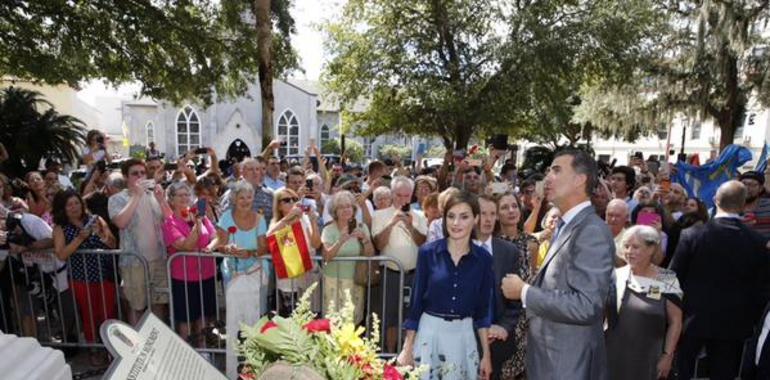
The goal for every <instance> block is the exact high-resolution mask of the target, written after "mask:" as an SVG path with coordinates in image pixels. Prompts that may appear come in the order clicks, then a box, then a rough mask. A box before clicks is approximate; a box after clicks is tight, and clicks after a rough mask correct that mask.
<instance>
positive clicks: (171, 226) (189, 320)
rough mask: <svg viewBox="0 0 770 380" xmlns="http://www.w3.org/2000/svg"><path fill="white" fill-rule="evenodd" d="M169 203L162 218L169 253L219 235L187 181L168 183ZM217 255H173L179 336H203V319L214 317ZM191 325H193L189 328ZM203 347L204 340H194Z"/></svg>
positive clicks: (195, 248) (187, 249) (191, 248)
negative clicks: (215, 258)
mask: <svg viewBox="0 0 770 380" xmlns="http://www.w3.org/2000/svg"><path fill="white" fill-rule="evenodd" d="M166 192H167V196H168V203H169V206H170V207H171V211H172V213H171V214H170V215H168V216H166V218H165V220H164V221H163V238H164V240H165V242H166V250H167V251H168V255H169V256H173V255H174V254H176V253H177V252H195V251H201V250H202V249H204V248H205V247H206V246H207V245H208V244H209V243H210V242H211V240H213V239H214V237H215V236H216V229H215V228H214V225H213V224H212V223H211V221H210V220H209V218H207V217H206V202H205V200H203V199H201V201H202V202H198V203H197V204H196V207H194V208H192V209H191V206H192V205H193V201H192V200H193V194H192V192H193V191H192V189H191V188H190V186H188V185H187V183H185V182H174V183H172V184H171V186H169V187H168V190H167V191H166ZM215 271H216V263H215V262H214V259H204V258H200V257H181V258H176V259H171V293H172V294H173V296H174V304H173V305H172V307H173V308H174V321H172V322H175V323H176V330H177V333H178V334H179V336H181V337H182V339H184V340H185V341H187V340H188V338H189V337H190V335H191V334H192V335H193V336H200V334H199V333H200V331H201V329H202V328H203V325H204V323H203V322H204V320H203V317H206V318H207V319H211V318H213V316H214V314H215V312H216V310H215V307H216V306H215V298H216V291H215V284H214V274H215ZM190 327H192V329H191V328H190ZM192 343H193V345H195V346H196V347H200V344H201V343H202V342H201V341H196V342H192Z"/></svg>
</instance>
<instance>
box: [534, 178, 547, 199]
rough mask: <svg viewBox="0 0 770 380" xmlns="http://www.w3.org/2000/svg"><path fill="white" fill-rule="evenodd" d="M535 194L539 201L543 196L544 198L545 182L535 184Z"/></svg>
mask: <svg viewBox="0 0 770 380" xmlns="http://www.w3.org/2000/svg"><path fill="white" fill-rule="evenodd" d="M535 194H537V196H538V197H539V198H540V199H543V196H545V181H537V182H535Z"/></svg>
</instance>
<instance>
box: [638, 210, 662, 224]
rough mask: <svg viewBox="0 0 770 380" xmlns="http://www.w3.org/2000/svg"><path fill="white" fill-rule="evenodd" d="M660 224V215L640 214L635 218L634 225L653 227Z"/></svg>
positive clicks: (651, 213) (652, 213)
mask: <svg viewBox="0 0 770 380" xmlns="http://www.w3.org/2000/svg"><path fill="white" fill-rule="evenodd" d="M658 223H660V215H658V214H656V213H654V212H640V213H639V215H637V216H636V224H639V225H643V226H654V225H656V224H658Z"/></svg>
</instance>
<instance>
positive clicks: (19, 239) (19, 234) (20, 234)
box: [5, 212, 35, 247]
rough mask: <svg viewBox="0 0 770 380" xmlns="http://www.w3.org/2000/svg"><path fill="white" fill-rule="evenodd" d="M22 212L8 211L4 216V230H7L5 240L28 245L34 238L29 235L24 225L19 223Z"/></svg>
mask: <svg viewBox="0 0 770 380" xmlns="http://www.w3.org/2000/svg"><path fill="white" fill-rule="evenodd" d="M22 218H23V214H22V213H19V212H10V213H8V216H6V217H5V230H6V231H8V236H7V239H6V240H7V242H8V243H13V244H16V245H20V246H24V247H26V246H29V245H30V244H32V243H33V242H34V241H35V239H33V238H32V236H29V234H28V233H27V231H25V230H24V226H22V224H21V219H22Z"/></svg>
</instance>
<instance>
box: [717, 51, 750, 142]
mask: <svg viewBox="0 0 770 380" xmlns="http://www.w3.org/2000/svg"><path fill="white" fill-rule="evenodd" d="M721 54H723V55H725V57H724V60H725V64H724V65H723V66H722V75H723V77H724V79H725V91H726V94H727V99H726V102H725V104H724V106H722V108H721V109H720V110H719V112H718V113H719V115H718V116H717V117H716V119H717V123H719V131H720V136H719V151H720V152H721V151H722V150H723V149H724V148H725V147H726V146H728V145H730V144H732V143H733V140H734V139H735V130H736V129H737V128H738V126H737V125H736V124H737V123H738V122H739V121H741V118H740V117H738V115H739V114H740V113H741V112H743V110H744V109H745V104H740V102H741V100H742V99H743V97H742V96H741V94H740V88H739V87H738V59H737V58H736V57H735V56H734V55H733V53H732V52H731V51H730V50H729V48H728V47H727V44H726V43H725V44H724V46H723V47H722V49H721Z"/></svg>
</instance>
